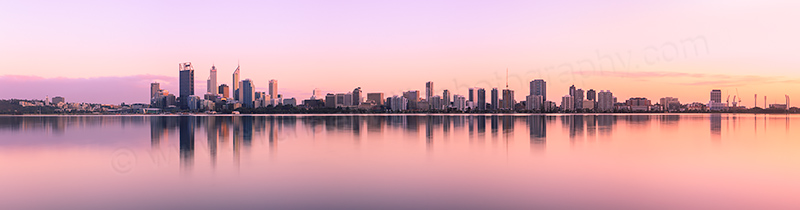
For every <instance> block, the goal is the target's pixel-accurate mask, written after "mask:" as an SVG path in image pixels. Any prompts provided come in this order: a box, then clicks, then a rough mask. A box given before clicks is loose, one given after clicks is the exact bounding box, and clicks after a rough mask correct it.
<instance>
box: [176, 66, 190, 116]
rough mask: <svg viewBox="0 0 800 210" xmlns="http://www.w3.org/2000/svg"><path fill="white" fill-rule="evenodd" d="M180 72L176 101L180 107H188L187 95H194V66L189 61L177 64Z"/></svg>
mask: <svg viewBox="0 0 800 210" xmlns="http://www.w3.org/2000/svg"><path fill="white" fill-rule="evenodd" d="M178 71H179V72H180V95H179V98H178V101H179V102H180V107H181V109H188V108H189V104H188V102H189V96H191V95H194V67H192V63H191V62H186V63H180V64H178Z"/></svg>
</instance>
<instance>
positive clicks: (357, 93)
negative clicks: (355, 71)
mask: <svg viewBox="0 0 800 210" xmlns="http://www.w3.org/2000/svg"><path fill="white" fill-rule="evenodd" d="M361 97H362V92H361V87H357V88H356V89H353V102H352V103H351V104H348V105H353V106H358V105H359V104H361Z"/></svg>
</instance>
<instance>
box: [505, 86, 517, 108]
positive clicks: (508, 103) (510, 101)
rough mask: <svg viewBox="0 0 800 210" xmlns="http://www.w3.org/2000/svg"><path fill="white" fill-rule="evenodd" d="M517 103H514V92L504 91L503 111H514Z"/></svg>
mask: <svg viewBox="0 0 800 210" xmlns="http://www.w3.org/2000/svg"><path fill="white" fill-rule="evenodd" d="M515 104H516V101H514V91H513V90H509V89H503V107H502V108H503V109H509V110H513V109H514V105H515Z"/></svg>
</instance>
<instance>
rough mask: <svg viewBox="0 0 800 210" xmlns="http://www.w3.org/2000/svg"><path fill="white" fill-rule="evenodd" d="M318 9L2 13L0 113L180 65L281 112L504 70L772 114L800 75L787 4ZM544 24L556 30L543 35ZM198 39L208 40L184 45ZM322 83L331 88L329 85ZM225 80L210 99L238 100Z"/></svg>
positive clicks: (110, 97)
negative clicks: (316, 94)
mask: <svg viewBox="0 0 800 210" xmlns="http://www.w3.org/2000/svg"><path fill="white" fill-rule="evenodd" d="M316 3H317V4H319V5H324V6H322V7H319V8H316V7H309V6H307V5H302V4H297V3H291V2H284V3H275V4H276V5H274V6H275V7H269V8H281V11H275V12H274V13H270V12H264V11H259V12H255V11H254V9H256V8H260V9H263V8H265V7H266V6H265V3H258V2H256V3H240V4H220V5H217V4H211V3H192V4H190V5H192V7H193V8H194V9H195V10H193V11H196V12H197V14H215V13H218V14H229V15H217V16H214V17H213V18H212V17H207V18H201V19H202V20H187V19H184V18H182V17H181V16H175V15H173V14H171V13H172V11H171V10H159V9H156V10H151V8H170V7H164V5H159V6H156V5H153V4H155V3H154V2H141V3H140V4H136V5H125V4H124V3H108V4H106V5H103V6H104V9H103V10H96V9H94V5H92V4H89V3H82V2H77V3H73V4H63V3H59V2H54V3H51V4H45V5H40V4H32V3H29V2H12V3H9V4H8V5H6V6H7V7H3V8H0V13H2V14H4V15H5V16H4V17H9V18H14V19H25V20H29V21H26V23H25V24H22V23H13V24H11V25H9V27H7V28H5V29H4V32H6V33H3V34H4V35H3V36H4V39H0V46H3V49H4V50H0V63H4V69H7V70H5V71H4V72H2V73H0V84H1V85H0V87H2V88H14V87H19V86H26V88H24V89H22V90H19V91H8V92H4V93H2V94H0V98H6V99H7V98H20V99H38V98H44V97H46V96H54V95H63V96H65V97H68V98H72V99H74V100H76V101H86V102H96V103H121V102H125V103H137V102H138V103H146V102H147V98H146V97H145V96H146V95H147V93H146V91H145V90H141V88H139V87H142V86H143V85H144V86H146V85H148V84H149V83H151V82H153V81H157V82H161V86H162V88H164V89H168V90H173V92H176V93H177V89H178V88H177V87H178V84H177V82H169V83H167V82H166V81H177V75H175V74H174V73H173V71H174V69H173V67H172V66H174V63H176V62H193V64H194V66H195V67H197V68H198V70H202V71H197V72H195V77H196V78H200V79H197V80H195V84H196V87H195V88H196V89H197V90H204V89H208V88H207V87H206V86H207V85H206V84H207V81H203V79H205V78H208V77H209V76H210V75H208V74H209V72H207V71H205V69H206V68H210V67H211V66H216V67H217V69H218V71H219V72H220V75H230V73H231V71H232V69H235V67H236V64H237V63H238V61H240V60H241V62H242V64H244V66H243V67H242V68H243V73H242V74H243V75H242V77H243V78H250V79H253V80H255V81H262V80H269V79H276V80H280V81H281V90H282V92H283V93H282V94H284V95H285V97H288V98H290V97H295V98H306V97H307V96H309V95H311V92H312V90H314V89H315V88H319V89H320V90H322V91H323V92H342V91H347V90H350V89H352V88H353V87H354V86H358V87H362V88H364V89H365V90H369V91H380V92H384V93H387V95H393V94H391V93H402V91H405V90H409V89H415V90H424V89H423V88H424V86H422V85H418V84H423V85H424V82H426V81H434V82H436V88H437V89H439V90H441V89H448V90H450V91H451V92H453V94H460V95H465V96H466V95H467V94H466V88H468V87H481V88H485V89H487V90H489V89H491V88H502V87H504V83H505V78H504V76H503V74H504V73H505V72H503V71H504V70H505V69H506V68H508V69H510V79H509V80H510V83H509V86H510V87H509V89H512V90H517V91H518V92H519V91H523V90H525V89H526V83H527V82H528V81H530V80H532V79H536V78H541V79H544V80H546V81H548V85H550V86H551V87H550V88H548V92H547V94H548V95H550V96H551V98H559V97H561V96H563V95H564V94H563V92H561V91H560V89H561V87H563V86H569V85H572V84H575V85H576V86H581V87H586V88H589V87H591V88H593V89H595V90H617V91H616V92H618V94H619V97H623V98H628V97H647V98H660V97H668V96H669V97H678V98H681V99H682V100H683V101H698V102H703V101H706V99H705V98H706V94H705V93H702V92H704V91H695V90H707V89H721V90H723V94H724V95H734V94H735V93H734V91H736V89H737V88H738V91H739V95H740V96H741V98H742V100H743V101H742V104H745V105H747V106H752V104H753V103H754V101H753V100H751V99H753V97H752V96H753V95H755V94H758V95H759V101H761V100H763V99H762V98H761V97H762V96H768V101H769V102H770V103H774V102H779V101H781V99H782V98H783V96H784V95H800V92H798V91H800V85H798V84H800V79H799V78H800V71H796V66H798V65H800V64H798V61H796V59H791V58H790V57H789V56H790V55H791V54H792V53H791V52H790V51H783V50H779V49H782V48H781V47H778V46H786V45H789V46H791V45H792V43H797V41H795V38H794V37H797V35H800V34H798V33H799V32H798V31H797V30H794V29H792V28H790V27H788V28H787V27H770V26H778V25H791V21H792V20H794V19H797V18H795V17H797V15H795V14H794V12H793V11H792V10H791V9H790V8H796V6H797V5H798V4H800V3H797V2H778V1H767V2H758V3H756V2H726V3H724V4H707V3H702V2H684V4H688V5H679V3H665V2H641V3H637V4H627V5H628V6H620V5H617V4H606V3H599V2H591V1H575V2H571V3H549V4H545V3H537V2H500V3H494V4H488V3H481V2H463V3H461V4H462V7H457V8H454V7H453V4H452V3H446V2H405V3H370V4H354V5H339V4H337V3H331V2H316ZM165 4H167V5H172V6H175V7H178V5H184V4H183V3H178V2H168V3H165ZM574 5H580V6H577V7H576V6H574ZM595 7H596V8H597V9H598V10H593V9H592V8H595ZM688 8H693V9H688ZM65 11H70V12H69V13H65ZM309 11H315V12H309ZM743 11H747V12H748V14H750V15H748V18H747V19H742V17H741V16H740V15H739V14H741V12H743ZM645 13H647V14H648V15H642V14H645ZM133 14H150V15H148V16H141V17H140V16H138V15H133ZM346 14H349V15H346ZM406 14H416V15H414V16H408V15H406ZM442 14H449V16H448V15H442ZM678 14H680V15H678ZM755 14H757V15H755ZM56 15H58V16H57V17H58V18H56ZM127 15H130V17H129V16H127ZM97 17H105V18H97ZM547 18H550V19H552V20H553V21H542V20H546V19H547ZM110 20H113V23H114V24H111V23H112V22H108V21H110ZM274 20H289V21H286V22H277V21H274ZM484 20H485V21H484ZM179 23H187V24H179ZM384 23H386V24H384ZM489 23H491V24H489ZM764 23H768V24H764ZM470 24H478V25H477V26H472V25H470ZM176 25H178V26H177V27H176ZM708 25H713V26H715V27H708ZM759 25H764V26H759ZM96 26H102V27H96ZM652 26H659V27H652ZM643 27H645V28H648V30H642V28H643ZM207 28H211V29H212V30H211V31H210V32H204V33H189V34H188V35H187V34H185V33H183V31H193V30H203V31H208V30H205V29H207ZM608 28H615V29H618V30H607V29H608ZM477 29H480V30H477ZM320 30H324V31H336V33H334V34H326V35H324V36H323V35H315V34H325V33H319V32H320ZM542 31H546V32H545V33H542ZM176 32H177V33H176ZM177 34H180V35H177ZM237 34H238V35H237ZM242 34H243V35H242ZM565 34H591V36H583V35H581V36H577V35H569V36H565ZM764 34H769V38H768V39H767V38H766V37H764V36H766V35H764ZM100 35H103V36H100ZM73 43H81V44H80V45H74V44H73ZM396 72H402V73H403V74H395V73H396ZM339 75H341V76H339ZM345 75H347V76H345ZM419 75H425V76H424V77H422V78H420V77H419ZM331 76H338V77H337V78H338V79H337V80H334V81H329V80H327V79H328V78H329V77H331ZM224 78H225V77H224V76H223V77H220V79H218V81H217V83H218V84H217V85H219V84H228V85H229V86H230V87H233V86H235V85H237V84H229V83H228V82H226V81H229V79H224ZM385 80H391V81H393V82H390V83H387V82H385ZM309 84H313V85H309ZM409 84H412V85H409ZM65 87H66V88H65ZM97 87H103V88H97ZM266 88H267V86H266V85H260V86H257V87H256V90H257V91H262V92H267V89H266ZM557 90H558V91H557ZM725 91H727V93H726V92H725ZM524 96H525V94H516V95H515V99H516V100H517V101H523V100H525V98H524ZM759 104H760V103H759Z"/></svg>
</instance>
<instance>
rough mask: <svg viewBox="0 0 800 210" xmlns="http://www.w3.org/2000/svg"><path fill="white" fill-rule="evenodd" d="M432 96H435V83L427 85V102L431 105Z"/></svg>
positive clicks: (429, 82)
mask: <svg viewBox="0 0 800 210" xmlns="http://www.w3.org/2000/svg"><path fill="white" fill-rule="evenodd" d="M431 96H433V82H431V81H428V82H427V83H425V100H427V101H428V102H429V103H430V100H431Z"/></svg>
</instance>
